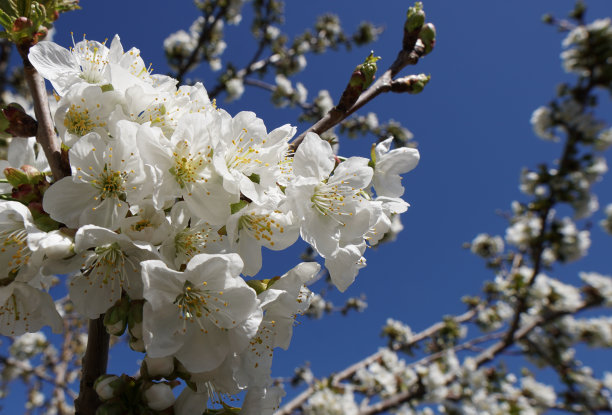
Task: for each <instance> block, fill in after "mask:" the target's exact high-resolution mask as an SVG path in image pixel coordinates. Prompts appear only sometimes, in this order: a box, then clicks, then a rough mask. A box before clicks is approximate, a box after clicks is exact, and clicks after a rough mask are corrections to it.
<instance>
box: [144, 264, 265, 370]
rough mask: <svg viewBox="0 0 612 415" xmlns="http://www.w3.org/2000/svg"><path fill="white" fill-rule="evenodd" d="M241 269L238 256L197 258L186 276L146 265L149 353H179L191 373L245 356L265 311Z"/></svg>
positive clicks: (146, 316) (145, 330)
mask: <svg viewBox="0 0 612 415" xmlns="http://www.w3.org/2000/svg"><path fill="white" fill-rule="evenodd" d="M241 270H242V260H241V259H240V257H239V256H238V255H236V254H225V255H224V254H217V255H208V254H200V255H196V256H194V257H193V258H192V259H191V261H189V263H188V264H187V267H186V268H185V271H184V272H178V271H174V270H171V269H170V268H168V267H167V266H166V264H164V263H163V262H162V261H145V262H143V263H142V276H143V280H144V297H145V299H146V300H147V303H145V307H144V317H143V333H144V337H143V339H144V343H145V347H146V350H147V353H148V355H149V356H151V357H163V356H169V355H174V356H175V357H176V358H177V359H178V360H179V361H181V363H182V364H183V365H185V367H187V368H189V370H190V371H191V372H205V371H210V370H213V369H215V368H216V367H218V366H219V365H221V363H222V362H223V361H224V360H225V358H226V357H227V356H228V355H231V354H232V353H240V352H242V351H243V350H244V349H245V348H246V347H247V346H248V342H249V339H250V338H252V337H253V335H254V334H255V332H256V331H257V327H258V326H259V323H260V322H261V317H262V312H261V309H260V308H259V301H258V300H257V296H256V294H255V291H253V289H251V288H250V287H249V286H248V285H247V284H246V283H245V282H244V280H243V279H242V278H241V277H240V271H241Z"/></svg>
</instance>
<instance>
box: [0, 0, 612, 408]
mask: <svg viewBox="0 0 612 415" xmlns="http://www.w3.org/2000/svg"><path fill="white" fill-rule="evenodd" d="M244 3H245V2H243V1H241V0H235V1H196V6H197V8H198V10H199V11H200V12H201V16H200V17H198V18H197V19H196V20H195V22H194V23H193V25H192V27H191V28H190V31H189V32H186V31H179V32H176V33H174V34H173V35H171V36H170V37H168V38H167V40H166V42H165V44H164V48H165V52H166V56H167V58H168V63H169V66H170V67H171V68H172V70H173V73H172V74H170V75H160V74H154V73H152V71H151V70H150V67H148V66H147V65H146V64H145V62H144V60H143V58H142V57H141V56H140V52H139V50H138V49H136V48H131V49H128V50H125V48H124V47H123V45H122V43H121V40H120V38H119V36H115V37H113V38H112V39H111V40H110V42H98V41H94V40H87V39H84V40H82V41H80V42H75V43H74V44H73V45H72V47H70V48H65V47H64V46H62V45H58V44H56V43H54V42H52V41H50V40H46V39H48V32H49V29H50V28H51V26H52V24H53V22H54V21H55V20H56V19H57V18H58V17H59V15H60V13H63V12H67V11H71V10H73V9H75V8H77V7H78V5H77V2H75V1H69V0H49V1H26V0H6V1H3V2H0V5H1V9H0V10H1V12H0V23H2V25H3V26H4V28H5V32H4V39H6V40H5V44H6V45H7V46H6V48H9V46H10V43H13V44H15V45H16V48H17V51H18V53H19V55H20V57H21V59H22V63H23V78H24V80H25V81H26V83H27V86H28V88H29V91H30V93H31V102H32V106H33V110H34V115H35V117H34V118H32V117H31V116H30V115H28V114H27V111H26V110H25V109H24V108H23V107H21V106H19V105H14V104H10V105H8V106H6V107H5V108H4V109H3V118H2V120H1V121H2V123H3V124H2V125H1V126H2V127H3V131H4V134H5V135H6V137H11V138H12V139H11V140H10V143H9V144H8V147H7V150H6V160H3V161H2V163H3V166H2V167H3V170H2V172H0V174H1V175H3V177H4V179H3V180H2V184H1V186H3V193H4V195H3V196H4V197H3V200H2V202H1V203H0V218H1V220H0V224H1V230H0V232H1V234H2V237H3V248H2V250H1V255H2V258H3V262H2V264H3V265H4V269H5V271H4V274H2V276H1V278H0V281H1V284H0V293H1V294H2V296H1V297H0V304H1V305H0V317H1V321H0V334H2V335H4V336H11V337H12V338H13V343H12V345H11V348H10V350H9V355H8V356H5V357H3V358H2V360H1V362H2V365H3V369H4V373H5V376H6V378H7V379H16V378H17V377H21V378H22V379H24V380H25V381H26V383H27V384H28V395H29V399H28V403H27V405H26V407H27V408H28V410H30V411H31V412H34V411H39V412H41V413H42V412H44V413H72V412H74V413H77V414H94V413H95V414H126V413H134V414H173V413H175V414H203V413H206V414H231V413H241V414H272V413H278V414H292V413H303V414H336V413H338V414H374V413H382V412H385V411H393V412H395V413H399V414H412V413H431V411H432V409H431V407H432V406H431V405H434V406H433V407H437V408H440V409H439V410H440V411H442V412H446V413H468V414H471V413H474V414H476V413H491V414H493V413H542V412H545V411H548V410H550V409H559V410H566V411H570V412H579V413H594V412H597V411H600V410H602V411H610V410H612V405H611V398H610V392H611V390H612V374H610V373H606V374H605V375H604V377H603V379H601V380H600V379H597V378H596V377H594V374H593V371H592V370H591V369H590V368H588V367H587V366H585V365H583V364H582V363H581V362H580V361H579V360H578V357H577V355H576V350H577V349H576V346H577V345H579V344H582V343H586V344H589V345H592V346H603V347H609V346H610V345H612V340H611V339H612V335H611V334H610V333H611V332H612V323H610V320H609V318H608V317H602V316H599V315H597V316H594V315H591V314H586V315H585V316H582V315H579V313H581V312H583V311H585V310H590V309H594V308H602V307H607V306H610V304H612V279H611V278H610V277H607V276H605V275H602V274H599V273H596V272H583V273H581V274H580V277H581V279H582V281H583V282H584V284H585V285H584V287H582V288H579V287H575V286H572V285H569V284H567V283H565V282H561V281H560V280H558V279H556V278H554V277H552V276H551V275H549V274H550V272H549V271H553V265H554V264H558V263H564V262H569V261H574V260H577V259H579V258H581V257H583V256H584V255H585V254H586V250H587V249H588V247H589V244H590V239H589V231H588V230H587V229H582V228H581V227H580V225H577V222H576V221H577V220H585V219H586V218H589V217H591V216H592V215H593V214H594V213H595V212H596V211H597V210H598V209H599V206H598V202H597V198H596V196H595V195H594V193H593V192H592V185H593V183H595V182H596V181H598V180H599V179H600V177H601V176H602V175H603V173H605V170H606V164H605V159H603V157H601V155H600V153H601V152H602V151H603V150H604V149H605V148H606V147H607V146H608V145H609V144H610V143H612V133H611V131H612V130H611V129H610V128H609V127H607V125H606V124H605V122H604V121H601V120H599V118H598V117H597V116H596V114H595V111H594V110H595V107H596V105H597V97H598V96H599V95H598V94H599V91H600V90H602V89H608V90H610V88H611V86H612V27H611V23H610V20H609V19H606V20H598V21H595V22H594V23H591V24H587V23H586V21H585V20H584V12H585V10H584V6H583V5H582V3H578V4H577V6H576V7H575V9H574V11H573V12H572V15H571V17H570V20H557V19H555V18H553V17H552V16H549V17H547V21H548V22H549V23H550V24H553V25H555V26H557V27H559V28H560V29H562V30H565V31H567V32H569V33H568V35H567V37H566V39H565V41H564V47H565V51H564V53H563V60H564V65H565V68H566V70H567V71H568V72H570V73H573V74H574V75H575V78H576V79H575V82H574V83H567V84H564V85H563V86H562V87H561V88H559V90H558V94H557V97H556V98H555V100H554V101H552V102H551V104H550V105H548V106H544V107H541V108H539V109H537V110H536V111H535V112H534V114H533V118H532V124H533V127H534V130H535V132H536V134H537V135H539V136H540V137H542V138H544V139H547V140H553V141H558V142H560V143H561V145H562V153H561V156H560V157H559V159H558V160H556V161H555V162H554V163H553V164H551V165H542V166H540V167H538V168H537V169H534V170H526V171H524V172H523V174H522V179H521V180H522V181H521V190H522V191H523V192H524V193H525V194H526V196H527V197H529V200H527V201H524V202H515V203H514V204H513V211H512V214H511V215H509V216H508V221H509V227H508V229H507V231H506V235H505V240H506V242H507V244H508V245H509V246H510V247H505V246H504V242H503V240H502V238H501V237H499V236H490V235H487V234H480V235H478V236H477V237H476V238H475V239H474V241H473V242H472V243H471V244H470V248H471V250H472V252H474V253H475V254H477V255H479V256H481V257H482V258H484V259H485V260H486V262H487V266H488V267H489V268H490V269H491V270H492V271H493V273H494V275H495V279H494V280H493V281H492V282H490V283H487V285H486V286H485V289H484V293H483V295H481V296H476V297H469V298H466V299H465V303H466V305H467V308H468V310H467V311H466V312H465V313H464V314H461V315H457V316H454V317H446V318H445V319H444V321H443V322H441V323H438V324H435V325H433V326H431V327H430V328H428V329H426V330H424V331H422V332H419V333H413V332H412V331H411V330H410V329H409V328H408V327H407V326H405V325H404V324H403V323H400V322H398V321H394V320H389V321H388V324H387V326H385V327H384V329H383V332H384V334H385V335H386V336H387V337H388V339H389V344H388V347H387V348H384V349H381V350H380V351H378V352H376V353H375V354H374V355H372V356H369V357H367V358H366V359H364V360H362V361H360V362H357V363H355V364H354V365H352V366H350V367H348V368H346V369H345V370H343V371H341V372H340V373H337V374H335V375H332V376H331V377H329V378H326V379H322V380H317V381H315V380H314V379H312V376H310V374H309V371H308V369H307V368H301V369H299V370H297V371H296V376H295V378H294V379H293V382H294V383H296V384H297V383H300V381H306V383H307V387H306V389H305V390H303V391H302V393H301V394H300V395H297V396H295V397H294V398H293V399H292V400H290V401H288V402H285V401H281V398H282V397H283V395H284V394H285V392H284V390H283V386H282V382H281V381H280V380H278V379H275V378H273V377H272V375H271V366H272V358H273V353H274V350H275V349H276V348H283V349H287V348H288V347H289V344H290V342H291V338H292V333H293V329H294V323H295V319H296V316H298V315H300V314H304V313H306V314H307V315H311V316H316V315H317V314H321V312H322V310H326V309H327V310H329V309H330V308H329V307H327V306H326V300H325V297H324V293H323V292H319V293H316V292H313V291H311V289H310V288H309V286H312V284H313V283H314V281H315V280H317V279H319V278H321V277H325V278H327V279H328V281H329V284H330V285H331V286H334V287H335V288H337V289H338V290H339V291H341V292H343V291H345V290H346V289H347V288H348V287H349V286H350V285H351V284H353V282H354V281H355V278H356V277H357V275H358V274H359V272H360V270H361V269H362V268H363V267H364V266H365V264H366V262H365V251H366V248H367V247H368V246H375V245H377V244H379V243H380V242H383V241H387V240H391V239H393V237H394V234H395V233H396V232H397V231H398V230H399V229H401V225H399V216H400V215H401V214H402V213H405V212H406V211H407V208H408V203H407V202H406V201H404V200H403V199H402V196H403V194H404V188H403V186H402V183H401V175H403V174H405V173H408V172H409V171H411V170H412V169H414V168H415V167H416V166H417V164H418V161H419V152H418V151H417V150H416V149H415V148H413V147H412V145H411V143H410V142H409V141H408V139H409V133H408V132H407V131H406V130H405V129H403V128H402V127H401V126H398V125H397V124H395V123H389V124H383V125H379V124H378V123H377V122H372V119H371V116H370V117H364V116H353V113H355V112H356V111H358V110H359V109H361V108H362V107H363V106H364V105H366V104H368V103H369V102H370V101H372V100H373V99H374V98H377V97H378V96H379V95H381V94H384V93H386V92H396V93H412V94H415V93H419V92H421V91H422V90H423V89H424V88H425V86H426V84H427V83H428V82H429V79H430V78H429V76H426V75H424V74H416V75H402V74H401V71H402V70H403V69H405V68H406V67H407V66H409V65H416V64H417V63H418V62H419V60H420V59H421V58H423V57H425V56H426V55H427V54H429V53H430V52H432V50H433V48H434V46H435V42H436V30H435V27H434V25H433V24H432V23H429V22H427V20H426V16H425V11H424V10H423V5H422V4H421V3H420V2H417V3H415V4H414V6H412V7H410V8H409V9H408V10H407V14H406V19H405V24H404V28H403V39H402V42H401V47H400V49H399V52H398V55H397V57H396V59H395V60H394V61H393V62H392V63H391V65H390V66H389V67H388V69H386V70H378V68H377V66H378V63H377V61H378V60H379V57H377V56H375V55H374V54H373V53H370V55H369V56H367V57H366V58H365V60H364V61H363V63H361V64H359V65H357V67H356V68H355V70H354V72H353V73H352V74H349V75H350V76H347V78H348V79H349V80H348V84H347V86H346V88H345V89H344V92H343V93H342V94H341V96H340V97H338V98H337V99H336V100H335V103H334V102H332V103H331V104H330V102H329V101H330V100H331V98H330V97H329V94H327V95H326V94H325V93H320V94H319V96H318V97H317V99H315V101H314V102H313V103H309V102H308V101H307V99H306V89H305V87H304V86H303V85H301V84H299V83H298V84H296V85H295V87H294V86H293V84H292V82H291V81H290V80H289V78H288V77H289V76H291V75H292V74H294V73H296V72H299V71H302V70H304V66H305V59H306V58H305V55H307V54H308V53H309V52H311V51H316V52H321V51H325V50H327V49H329V48H335V47H338V46H340V45H346V46H351V45H361V44H366V43H369V42H371V41H373V40H374V38H375V37H376V36H377V34H378V33H379V29H378V28H376V27H374V26H372V25H370V24H363V25H362V26H361V27H360V28H359V30H358V31H357V32H356V33H355V34H354V35H352V36H347V35H345V34H344V32H343V31H342V30H341V29H340V28H339V25H338V21H337V18H335V17H333V16H324V17H322V18H321V19H320V20H319V21H318V22H317V24H316V33H314V34H313V33H312V32H305V33H304V34H303V35H300V36H297V37H296V38H295V39H294V40H293V43H289V42H288V39H287V38H286V37H285V36H283V35H281V33H280V30H279V29H278V26H277V24H278V23H280V22H281V20H282V2H280V1H278V0H253V1H252V2H251V3H252V6H253V13H252V16H253V26H252V31H253V34H254V36H255V38H256V39H257V42H258V48H257V50H256V51H254V54H253V57H252V59H251V60H250V61H249V62H248V63H247V64H246V65H245V66H244V67H243V68H241V69H237V68H236V67H234V66H232V65H227V66H226V67H225V68H223V71H222V75H221V76H220V77H219V82H218V83H217V84H216V85H215V86H212V87H208V88H205V87H204V85H203V84H202V83H200V82H196V83H194V84H192V85H190V84H182V81H183V80H184V79H185V77H186V76H187V75H188V74H189V73H192V72H193V71H194V69H195V68H196V67H197V66H198V65H200V64H202V63H208V64H209V65H210V66H211V67H212V68H213V69H217V70H219V69H221V67H222V63H221V54H222V53H223V51H224V48H225V44H224V42H223V25H224V22H225V23H230V24H231V23H238V22H239V21H240V18H241V10H242V8H243V6H244ZM6 48H5V51H6V53H7V54H8V50H9V49H6ZM267 72H275V73H276V77H275V78H274V82H275V83H274V84H270V83H267V82H266V81H265V80H262V79H260V78H255V77H253V76H252V75H254V74H260V75H262V76H263V75H265V74H266V73H267ZM43 78H44V79H46V80H47V81H48V82H49V85H50V87H51V88H52V91H53V95H52V96H51V106H50V100H49V99H48V92H47V91H46V88H45V83H44V79H43ZM263 79H267V78H263ZM13 80H14V81H15V85H16V87H18V83H17V81H18V79H17V78H14V79H13ZM245 84H247V85H252V86H255V87H258V88H263V89H265V90H268V91H270V92H271V98H272V101H273V102H274V103H275V104H277V105H279V106H283V105H289V104H291V105H295V106H299V107H301V108H302V109H303V115H302V119H303V120H305V121H310V122H312V125H311V126H310V127H309V128H307V129H305V130H304V131H300V132H299V134H298V131H297V128H296V127H295V126H292V125H291V124H289V123H288V124H284V125H281V126H278V127H276V128H274V129H269V128H267V127H266V125H265V124H264V121H263V120H262V119H260V118H258V116H257V115H256V114H255V113H254V112H251V111H240V112H237V113H235V114H231V113H229V112H228V111H226V110H224V109H223V108H222V107H221V105H219V104H218V103H217V101H216V99H215V98H216V97H217V96H219V95H223V94H224V95H225V96H226V97H228V98H229V99H237V98H239V97H240V96H241V95H242V94H243V93H244V85H245ZM207 85H208V84H207ZM17 91H18V90H17ZM334 104H335V105H334ZM363 132H369V133H373V134H374V135H376V136H377V138H378V141H377V142H375V143H374V144H373V145H372V147H371V151H370V153H369V154H366V156H367V157H358V156H352V157H345V156H342V155H341V154H339V153H338V149H337V145H336V144H337V141H338V138H337V136H336V134H338V133H340V134H342V133H348V134H357V133H363ZM566 211H567V215H568V216H561V215H562V214H563V215H565V214H566V213H563V212H566ZM560 212H561V213H560ZM606 213H607V215H608V218H607V219H605V220H604V221H603V222H602V225H603V227H604V228H605V229H607V230H608V231H610V228H612V226H610V222H612V218H611V217H612V211H611V209H610V208H608V209H606ZM300 239H301V240H302V241H303V243H305V245H306V246H307V247H308V248H307V252H306V254H305V255H304V259H305V261H304V262H299V263H297V262H298V261H296V264H295V266H293V267H292V268H290V269H287V270H286V272H285V273H284V274H283V275H280V276H272V275H265V274H264V272H263V271H262V267H263V266H264V263H263V262H264V261H263V259H262V258H263V257H262V250H263V249H264V248H265V250H271V251H283V250H285V249H287V248H289V247H290V246H292V245H294V244H295V243H296V241H298V240H300ZM275 254H276V255H282V253H280V252H277V253H275ZM53 294H58V295H57V296H56V297H55V298H54V296H52V295H53ZM360 307H361V305H360V303H359V301H358V300H351V301H348V302H347V305H346V306H345V308H344V309H343V311H346V310H348V309H350V308H360ZM469 325H471V326H476V327H478V329H479V330H481V331H482V332H484V333H481V334H477V335H474V334H472V333H470V336H467V335H466V333H465V330H466V327H468V326H469ZM45 327H49V328H50V329H51V330H52V331H53V332H55V333H59V332H63V339H64V340H63V342H61V352H58V349H57V344H54V343H53V342H48V341H46V340H45V334H44V333H45V330H47V329H46V328H45ZM85 327H86V330H85ZM43 328H44V329H43ZM41 329H43V331H42V332H41V331H40V330H41ZM85 332H86V333H87V335H86V336H85V335H84V333H85ZM47 333H48V331H47ZM81 333H83V335H81ZM111 339H112V341H113V342H117V341H121V340H124V341H126V342H127V343H128V344H129V347H130V348H131V349H132V350H133V351H134V352H136V353H138V354H137V355H136V356H139V358H142V364H141V367H140V370H139V372H138V373H137V374H134V373H107V369H106V367H107V359H108V353H109V344H110V342H111ZM421 345H426V347H425V348H424V349H423V351H422V352H420V351H418V350H419V347H420V346H421ZM508 351H519V352H520V353H521V354H522V355H523V356H524V357H525V358H526V359H528V360H530V361H532V362H534V363H535V364H536V365H541V366H547V367H550V368H551V369H553V370H554V371H555V372H556V373H558V374H559V380H560V381H557V382H556V383H555V382H552V383H551V384H545V383H543V382H541V381H540V380H536V378H535V376H534V375H533V374H531V373H522V374H520V381H519V375H517V374H514V373H511V371H509V370H507V368H505V367H503V366H495V365H494V364H492V363H493V362H496V359H497V358H498V356H499V355H501V354H503V353H505V352H508ZM401 352H404V353H408V354H410V353H415V352H416V353H418V357H417V358H416V360H414V361H412V362H408V361H406V360H405V359H403V358H401V357H400V356H399V355H398V353H401ZM81 354H82V356H81ZM33 356H41V357H39V359H41V364H40V365H38V366H35V367H32V366H31V365H29V364H28V363H27V361H26V360H25V359H27V358H31V357H33ZM77 377H79V378H80V381H79V382H78V387H76V378H77ZM43 383H49V384H51V385H52V387H53V388H52V390H51V392H50V393H47V394H45V393H43V391H44V390H47V389H43V387H42V386H41V385H42V384H43ZM7 385H8V384H7ZM360 397H361V398H360ZM71 398H74V399H71ZM73 405H74V406H73Z"/></svg>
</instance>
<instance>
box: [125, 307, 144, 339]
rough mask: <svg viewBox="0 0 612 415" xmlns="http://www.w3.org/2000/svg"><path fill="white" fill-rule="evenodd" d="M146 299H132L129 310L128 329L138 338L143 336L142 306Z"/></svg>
mask: <svg viewBox="0 0 612 415" xmlns="http://www.w3.org/2000/svg"><path fill="white" fill-rule="evenodd" d="M143 306H144V301H142V300H137V301H130V310H129V312H128V330H129V332H130V335H131V336H132V337H135V338H137V339H141V338H142V307H143Z"/></svg>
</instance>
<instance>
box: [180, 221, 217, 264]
mask: <svg viewBox="0 0 612 415" xmlns="http://www.w3.org/2000/svg"><path fill="white" fill-rule="evenodd" d="M222 238H223V237H222V236H221V235H219V234H218V233H217V232H216V231H214V230H213V228H212V227H210V226H209V225H207V224H203V225H199V226H197V227H193V228H185V229H183V230H182V231H180V232H178V233H177V234H176V236H175V238H174V244H175V246H176V248H175V249H176V255H177V256H178V257H180V258H181V259H182V261H181V262H185V263H186V262H189V260H190V259H191V258H193V256H195V255H197V254H200V253H202V252H204V250H205V249H206V246H207V245H208V244H209V243H215V242H219V241H221V239H222Z"/></svg>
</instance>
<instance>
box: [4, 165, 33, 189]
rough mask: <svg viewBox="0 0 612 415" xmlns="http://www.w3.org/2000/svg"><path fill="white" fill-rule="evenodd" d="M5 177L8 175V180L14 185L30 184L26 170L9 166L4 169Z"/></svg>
mask: <svg viewBox="0 0 612 415" xmlns="http://www.w3.org/2000/svg"><path fill="white" fill-rule="evenodd" d="M4 177H6V180H7V181H8V182H9V184H10V185H11V186H13V187H19V186H20V185H22V184H30V178H29V177H28V175H27V174H26V173H25V172H24V171H22V170H20V169H16V168H14V167H7V168H6V169H4Z"/></svg>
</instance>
